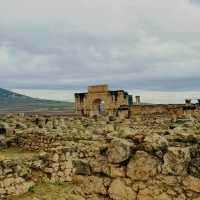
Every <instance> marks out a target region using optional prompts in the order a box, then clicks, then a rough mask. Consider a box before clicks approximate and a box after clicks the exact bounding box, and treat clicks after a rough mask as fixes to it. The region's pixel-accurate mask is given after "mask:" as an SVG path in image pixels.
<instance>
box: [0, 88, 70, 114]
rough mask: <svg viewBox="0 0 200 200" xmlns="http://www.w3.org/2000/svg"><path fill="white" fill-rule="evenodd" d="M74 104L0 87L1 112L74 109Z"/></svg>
mask: <svg viewBox="0 0 200 200" xmlns="http://www.w3.org/2000/svg"><path fill="white" fill-rule="evenodd" d="M73 106H74V104H73V103H71V102H65V101H53V100H44V99H37V98H32V97H29V96H25V95H21V94H18V93H15V92H11V91H9V90H5V89H2V88H0V112H14V111H16V112H37V111H73Z"/></svg>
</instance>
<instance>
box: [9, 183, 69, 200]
mask: <svg viewBox="0 0 200 200" xmlns="http://www.w3.org/2000/svg"><path fill="white" fill-rule="evenodd" d="M31 190H32V191H29V192H28V193H26V194H25V195H22V196H19V197H14V198H11V199H9V200H33V199H38V200H65V199H66V197H67V195H68V194H69V193H70V192H71V191H72V190H73V186H72V184H69V183H63V184H51V183H43V184H39V185H36V186H34V187H33V188H32V189H31Z"/></svg>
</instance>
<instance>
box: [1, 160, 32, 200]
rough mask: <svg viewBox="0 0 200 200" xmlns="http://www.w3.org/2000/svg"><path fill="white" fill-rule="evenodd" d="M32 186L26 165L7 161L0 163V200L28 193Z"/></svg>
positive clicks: (27, 165) (29, 171)
mask: <svg viewBox="0 0 200 200" xmlns="http://www.w3.org/2000/svg"><path fill="white" fill-rule="evenodd" d="M33 185H34V182H33V181H32V180H31V169H30V168H29V164H28V163H26V162H19V161H17V160H8V159H5V160H2V161H0V199H4V198H6V197H8V196H13V195H20V194H23V193H25V192H28V191H29V189H30V188H31V187H32V186H33Z"/></svg>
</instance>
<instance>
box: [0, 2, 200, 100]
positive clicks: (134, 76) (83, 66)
mask: <svg viewBox="0 0 200 200" xmlns="http://www.w3.org/2000/svg"><path fill="white" fill-rule="evenodd" d="M100 83H108V84H109V85H110V87H111V88H113V89H118V88H120V89H121V88H123V89H126V90H128V91H131V92H133V94H135V91H137V93H138V94H147V93H148V98H149V99H151V98H152V99H154V98H155V97H153V96H154V94H156V95H158V96H159V95H160V97H162V98H163V95H164V98H165V99H170V98H174V99H173V101H180V99H181V98H183V97H186V96H188V95H193V96H192V97H195V98H196V97H197V96H198V95H199V96H200V0H167V1H166V0H17V1H13V0H0V87H3V88H8V89H14V90H16V89H17V91H21V92H25V93H26V94H27V92H28V93H29V94H30V95H32V96H35V95H36V96H41V97H43V96H44V93H41V91H46V93H45V94H46V95H47V96H46V97H48V98H51V97H52V98H54V99H55V98H57V97H56V96H55V95H58V96H59V94H60V92H62V91H68V93H70V92H71V93H70V95H71V94H72V93H73V91H81V90H83V89H85V88H86V87H87V85H91V84H100ZM30 91H32V92H30ZM50 91H51V92H50ZM52 91H54V92H55V93H52ZM175 94H180V95H179V96H178V95H175ZM42 95H43V96H42ZM48 95H49V96H48ZM61 96H62V95H60V97H61ZM71 96H72V95H71ZM60 97H58V98H60ZM63 98H64V99H66V98H67V97H63ZM70 98H71V97H70ZM170 101H171V100H170Z"/></svg>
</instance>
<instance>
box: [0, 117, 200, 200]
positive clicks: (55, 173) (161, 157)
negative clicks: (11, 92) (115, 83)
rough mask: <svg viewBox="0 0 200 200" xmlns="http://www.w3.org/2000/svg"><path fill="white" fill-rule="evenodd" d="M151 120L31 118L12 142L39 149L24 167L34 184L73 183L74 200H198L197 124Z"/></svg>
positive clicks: (199, 156)
mask: <svg viewBox="0 0 200 200" xmlns="http://www.w3.org/2000/svg"><path fill="white" fill-rule="evenodd" d="M152 116H153V115H151V118H149V115H142V117H141V118H138V119H137V120H136V119H119V118H109V117H99V118H94V119H93V118H72V119H64V121H63V120H61V119H59V118H56V119H49V120H48V122H47V120H46V119H43V118H42V119H39V120H35V119H34V118H33V119H32V120H31V122H30V123H29V128H24V126H22V124H21V126H20V127H18V128H16V134H15V139H14V140H12V141H14V142H13V143H11V144H12V145H15V146H20V147H21V148H22V149H29V150H34V151H35V150H37V152H38V157H37V158H35V159H34V160H32V161H31V163H30V162H29V164H28V165H26V166H27V169H28V170H29V169H30V171H31V172H30V173H29V176H31V177H32V178H31V181H34V184H37V182H38V181H50V182H71V183H73V185H74V186H75V188H76V190H75V193H74V195H75V196H76V199H81V200H82V199H83V200H199V199H200V165H199V160H200V151H199V149H200V123H199V122H198V120H197V119H196V118H194V119H192V118H191V119H188V118H180V119H175V120H174V119H173V118H172V116H170V115H164V114H163V115H162V114H161V113H160V115H159V117H158V115H155V117H152ZM17 121H21V123H24V122H27V119H24V121H23V120H22V119H19V120H17ZM28 121H30V119H28ZM36 122H37V123H36ZM39 122H40V123H39ZM41 122H43V123H41ZM15 123H16V122H14V120H10V124H9V125H10V126H14V125H13V124H15ZM50 124H54V126H50ZM7 168H9V167H8V166H7V167H6V169H7ZM19 176H20V175H19ZM25 177H26V176H25ZM28 180H29V179H27V181H28ZM2 182H3V181H0V184H2ZM3 191H5V189H4V188H3ZM66 198H67V197H66Z"/></svg>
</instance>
